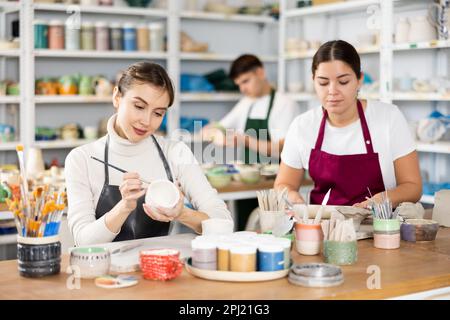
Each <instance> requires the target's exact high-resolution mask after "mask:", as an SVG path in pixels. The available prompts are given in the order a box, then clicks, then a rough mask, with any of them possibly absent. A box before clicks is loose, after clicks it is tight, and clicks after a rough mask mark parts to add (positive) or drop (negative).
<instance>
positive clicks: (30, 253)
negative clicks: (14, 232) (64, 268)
mask: <svg viewBox="0 0 450 320" xmlns="http://www.w3.org/2000/svg"><path fill="white" fill-rule="evenodd" d="M17 262H18V270H19V274H20V275H21V276H22V277H27V278H40V277H44V276H49V275H53V274H58V273H59V272H60V270H61V242H60V241H59V236H51V237H41V238H31V237H21V236H18V237H17Z"/></svg>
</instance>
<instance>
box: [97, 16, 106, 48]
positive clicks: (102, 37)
mask: <svg viewBox="0 0 450 320" xmlns="http://www.w3.org/2000/svg"><path fill="white" fill-rule="evenodd" d="M95 49H96V50H97V51H107V50H109V30H108V26H107V25H106V23H105V22H97V23H96V24H95Z"/></svg>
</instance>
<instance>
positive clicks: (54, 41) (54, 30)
mask: <svg viewBox="0 0 450 320" xmlns="http://www.w3.org/2000/svg"><path fill="white" fill-rule="evenodd" d="M48 48H49V49H53V50H63V49H64V24H63V22H62V21H60V20H52V21H50V23H49V24H48Z"/></svg>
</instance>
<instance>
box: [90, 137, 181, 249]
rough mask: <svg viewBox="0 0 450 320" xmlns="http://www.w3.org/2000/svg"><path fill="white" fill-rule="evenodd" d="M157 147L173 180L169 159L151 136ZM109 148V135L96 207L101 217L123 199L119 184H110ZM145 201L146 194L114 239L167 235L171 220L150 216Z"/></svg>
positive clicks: (96, 212) (98, 215)
mask: <svg viewBox="0 0 450 320" xmlns="http://www.w3.org/2000/svg"><path fill="white" fill-rule="evenodd" d="M151 137H152V139H153V142H154V143H155V146H156V148H157V149H158V153H159V157H160V158H161V160H162V162H163V164H164V169H165V170H166V175H167V178H168V179H169V180H170V181H171V182H173V177H172V173H171V171H170V167H169V164H168V163H167V159H166V157H165V156H164V153H163V151H162V150H161V147H160V145H159V144H158V141H156V139H155V137H154V136H153V135H152V136H151ZM108 150H109V135H108V136H107V137H106V144H105V165H104V166H105V182H104V184H103V189H102V193H101V194H100V198H99V200H98V203H97V208H96V209H95V218H96V219H99V218H100V217H102V216H103V215H104V214H105V213H107V212H109V211H111V210H112V209H113V208H114V207H115V206H116V204H117V203H118V202H119V201H120V200H122V195H121V194H120V190H119V186H113V185H110V184H109V167H108V165H107V163H108ZM144 202H145V195H144V196H142V197H140V198H139V199H138V201H137V206H136V209H134V210H133V211H132V212H131V213H130V215H129V216H128V218H127V219H126V220H125V222H124V224H123V225H122V228H121V230H120V233H119V234H118V235H117V236H116V237H115V238H114V240H113V241H125V240H133V239H141V238H150V237H160V236H166V235H167V234H168V233H169V227H170V222H161V221H156V220H153V219H152V218H150V217H149V216H148V215H147V214H146V213H145V212H144V209H143V208H142V204H143V203H144Z"/></svg>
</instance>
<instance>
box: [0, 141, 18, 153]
mask: <svg viewBox="0 0 450 320" xmlns="http://www.w3.org/2000/svg"><path fill="white" fill-rule="evenodd" d="M18 143H20V142H19V141H16V142H0V151H15V150H16V146H17V144H18Z"/></svg>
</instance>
